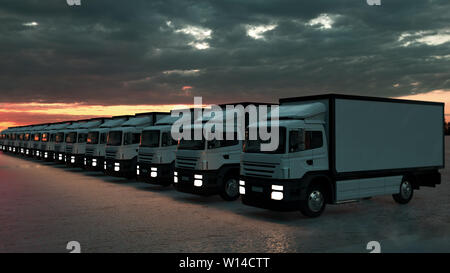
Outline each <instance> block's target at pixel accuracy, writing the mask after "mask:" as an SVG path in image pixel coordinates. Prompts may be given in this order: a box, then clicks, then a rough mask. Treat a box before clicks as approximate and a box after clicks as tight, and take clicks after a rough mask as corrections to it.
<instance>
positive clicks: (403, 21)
mask: <svg viewBox="0 0 450 273" xmlns="http://www.w3.org/2000/svg"><path fill="white" fill-rule="evenodd" d="M81 3H82V4H81V6H79V7H69V6H68V5H67V4H66V1H63V0H46V1H37V0H23V1H17V0H3V1H2V3H1V4H0V60H1V61H0V63H1V65H0V95H1V96H0V129H2V128H5V127H8V126H17V125H25V124H33V123H45V122H55V121H63V120H76V119H81V118H88V117H98V116H112V115H123V114H134V113H137V112H148V111H169V110H170V109H172V108H173V107H176V108H182V107H189V106H190V105H191V104H192V103H193V96H202V97H203V101H204V103H207V104H210V103H217V104H218V103H226V102H237V101H261V102H277V101H278V99H279V98H280V97H291V96H301V95H313V94H322V93H343V94H354V95H367V96H381V97H392V98H407V99H418V100H431V101H441V102H445V103H446V109H445V113H446V119H447V121H450V13H449V12H448V11H449V10H450V1H448V0H434V1H432V0H430V1H423V0H410V1H404V0H390V1H387V0H386V1H382V5H381V6H379V7H374V6H369V5H367V3H366V0H356V1H355V0H340V1H330V0H316V1H287V0H277V1H275V0H273V1H269V0H265V1H262V0H249V1H237V0H227V1H201V0H196V1H194V0H192V1H175V0H165V1H147V0H134V1H132V2H124V1H113V0H108V1H106V0H96V1H86V0H84V1H83V0H82V1H81Z"/></svg>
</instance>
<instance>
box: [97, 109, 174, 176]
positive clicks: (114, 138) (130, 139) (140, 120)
mask: <svg viewBox="0 0 450 273" xmlns="http://www.w3.org/2000/svg"><path fill="white" fill-rule="evenodd" d="M169 114H170V113H163V112H150V113H140V114H136V115H135V116H134V117H133V118H130V119H129V120H128V121H126V122H124V123H123V124H122V125H121V127H118V128H114V129H112V130H111V131H109V132H108V137H107V141H106V149H105V162H104V163H103V172H104V173H105V174H108V175H112V176H121V177H129V178H131V177H135V176H136V166H137V157H138V152H139V143H140V142H141V132H142V129H144V128H145V127H148V126H151V125H154V124H155V123H156V122H157V121H158V120H159V119H161V118H163V117H165V116H167V115H169Z"/></svg>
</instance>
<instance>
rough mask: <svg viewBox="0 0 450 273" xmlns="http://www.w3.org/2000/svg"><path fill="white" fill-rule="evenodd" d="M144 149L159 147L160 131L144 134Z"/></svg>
mask: <svg viewBox="0 0 450 273" xmlns="http://www.w3.org/2000/svg"><path fill="white" fill-rule="evenodd" d="M141 146H142V147H158V146H159V130H153V131H144V132H142V139H141Z"/></svg>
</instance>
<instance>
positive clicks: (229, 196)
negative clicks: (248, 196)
mask: <svg viewBox="0 0 450 273" xmlns="http://www.w3.org/2000/svg"><path fill="white" fill-rule="evenodd" d="M224 181H225V182H224V183H223V187H222V191H221V192H220V196H221V197H222V198H223V199H224V200H226V201H234V200H236V199H238V198H239V182H238V181H239V179H238V178H237V177H234V176H228V177H226V178H225V180H224Z"/></svg>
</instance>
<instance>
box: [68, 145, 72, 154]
mask: <svg viewBox="0 0 450 273" xmlns="http://www.w3.org/2000/svg"><path fill="white" fill-rule="evenodd" d="M72 150H73V147H72V145H66V154H71V153H72Z"/></svg>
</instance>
